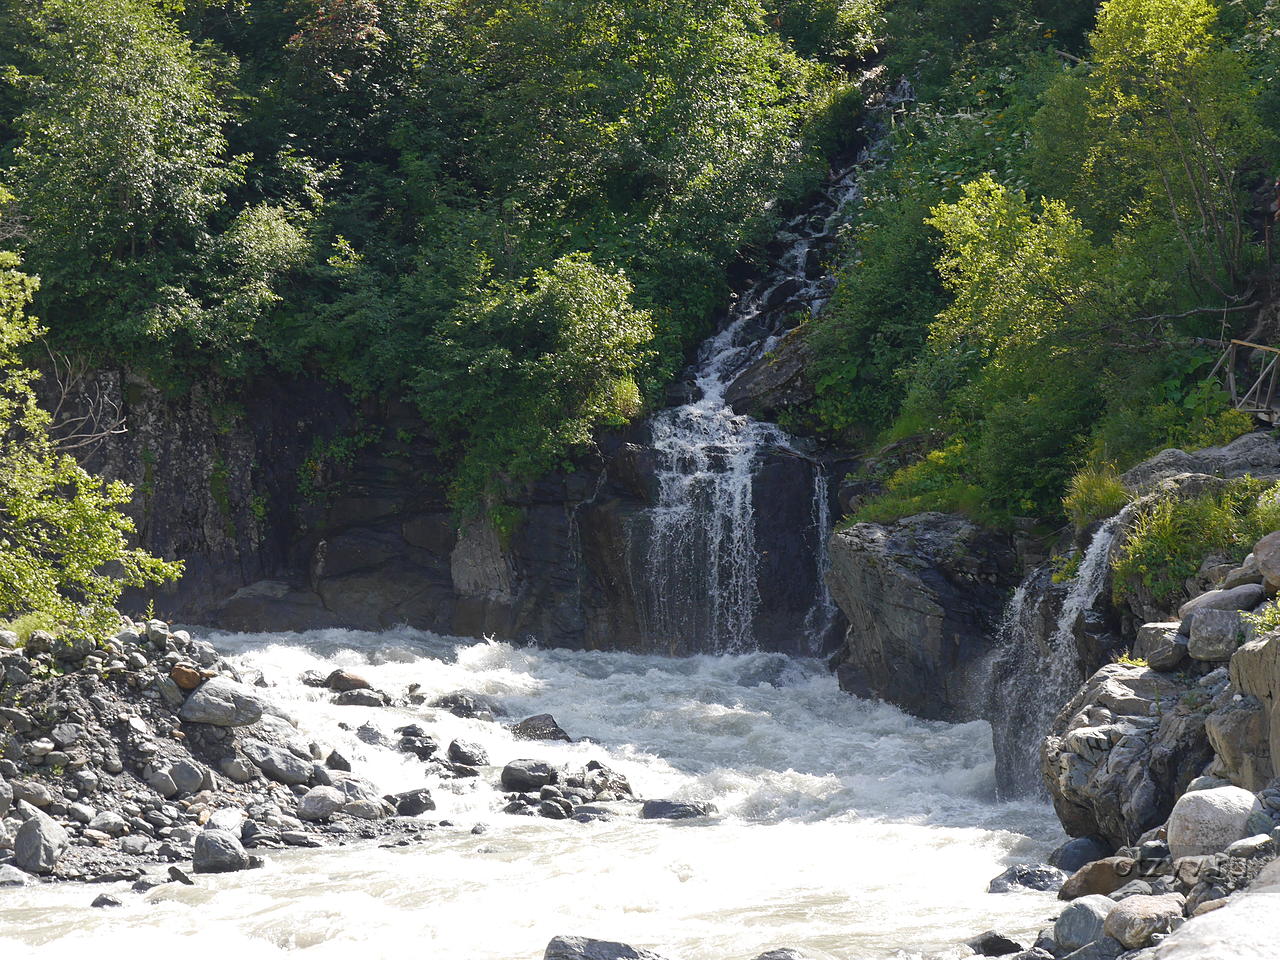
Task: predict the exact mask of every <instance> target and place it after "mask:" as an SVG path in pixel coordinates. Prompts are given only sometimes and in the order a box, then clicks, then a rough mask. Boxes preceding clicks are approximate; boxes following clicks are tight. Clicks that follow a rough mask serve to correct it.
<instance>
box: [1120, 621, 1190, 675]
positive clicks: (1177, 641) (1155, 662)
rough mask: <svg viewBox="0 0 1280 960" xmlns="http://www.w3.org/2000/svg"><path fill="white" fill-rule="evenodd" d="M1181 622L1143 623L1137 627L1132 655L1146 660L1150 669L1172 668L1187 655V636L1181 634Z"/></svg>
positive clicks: (1164, 669) (1165, 669)
mask: <svg viewBox="0 0 1280 960" xmlns="http://www.w3.org/2000/svg"><path fill="white" fill-rule="evenodd" d="M1181 630H1182V624H1181V623H1179V622H1177V621H1172V622H1169V623H1144V624H1143V625H1142V626H1140V627H1139V628H1138V636H1137V639H1136V640H1135V641H1134V644H1133V655H1134V656H1135V657H1138V658H1139V659H1142V660H1146V661H1147V664H1148V665H1149V666H1150V667H1151V669H1152V670H1163V671H1167V670H1172V669H1174V668H1175V667H1177V666H1178V664H1180V663H1181V662H1182V661H1183V660H1185V659H1186V657H1187V638H1186V637H1184V636H1182V635H1181Z"/></svg>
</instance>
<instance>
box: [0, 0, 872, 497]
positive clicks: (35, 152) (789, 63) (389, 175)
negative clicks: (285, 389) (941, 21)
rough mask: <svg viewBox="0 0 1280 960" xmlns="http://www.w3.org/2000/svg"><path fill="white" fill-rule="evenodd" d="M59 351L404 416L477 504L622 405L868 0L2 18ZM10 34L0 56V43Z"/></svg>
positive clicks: (357, 7) (69, 12)
mask: <svg viewBox="0 0 1280 960" xmlns="http://www.w3.org/2000/svg"><path fill="white" fill-rule="evenodd" d="M0 20H2V21H3V23H4V25H5V30H4V33H5V36H6V39H5V40H0V54H5V55H6V56H5V59H7V61H8V63H9V68H8V72H9V79H10V81H11V83H10V86H9V87H8V89H7V91H6V92H5V94H4V96H3V98H0V107H6V108H7V109H8V112H9V115H7V116H4V117H0V136H3V134H4V133H5V132H7V134H8V136H7V138H5V142H2V143H0V150H2V151H3V163H4V164H6V165H7V166H9V167H10V168H11V171H12V172H11V179H12V182H13V183H14V184H15V188H16V189H15V192H16V193H17V195H18V200H17V204H16V212H17V215H19V216H21V217H22V218H23V219H22V222H23V223H24V224H25V230H24V231H23V233H22V235H21V237H20V238H19V243H18V244H17V246H19V247H20V248H21V250H22V253H23V255H24V257H25V260H26V263H27V265H28V267H29V268H30V269H31V270H32V271H33V272H35V273H38V274H39V275H40V277H41V292H40V294H39V300H38V304H37V305H38V309H39V313H40V316H41V317H42V319H43V320H44V321H45V323H46V324H47V325H48V326H49V329H50V336H51V337H52V338H53V339H54V340H55V341H56V342H57V343H58V344H60V345H61V346H63V347H67V348H72V347H74V348H75V349H78V350H88V351H96V352H100V353H110V354H112V355H116V354H120V353H123V354H125V355H127V356H130V357H132V358H135V359H134V362H135V363H137V364H139V365H141V366H143V367H145V368H146V369H147V370H148V371H149V372H150V373H151V374H152V376H153V377H155V378H157V379H159V380H161V381H162V382H165V383H167V384H169V385H171V386H173V387H175V388H180V387H181V385H182V384H183V383H184V382H185V381H186V380H187V379H188V378H189V377H191V376H192V375H202V374H205V373H207V372H210V371H212V372H215V373H218V374H221V375H227V376H241V375H245V374H252V373H255V372H257V371H261V370H265V369H271V370H276V371H283V372H286V373H305V374H307V375H319V376H322V377H325V378H327V379H330V380H332V381H334V382H336V383H339V384H341V385H342V386H344V387H345V388H346V389H347V390H349V391H350V392H351V393H352V394H353V395H355V396H357V397H370V396H377V397H388V398H394V397H399V398H402V399H407V400H409V401H411V402H413V403H415V404H416V405H417V406H418V407H419V409H420V410H421V412H422V414H423V418H424V420H425V421H426V424H427V426H428V428H429V429H430V430H431V431H434V432H435V433H434V435H433V436H432V437H431V439H433V440H435V441H436V442H437V443H438V445H439V446H440V447H441V448H442V449H444V450H446V451H448V452H449V453H450V454H451V456H452V462H453V463H454V464H455V466H456V474H455V476H456V479H457V481H458V482H457V485H456V487H455V492H456V493H457V495H458V498H459V500H460V501H465V502H468V503H472V504H474V503H476V502H478V501H479V500H481V499H483V497H484V495H485V493H486V491H488V490H493V489H502V488H503V485H504V484H505V483H506V482H508V481H510V480H513V479H514V480H520V479H523V478H526V477H529V476H531V475H533V474H535V473H537V472H538V471H540V470H545V469H546V468H547V467H548V466H550V465H552V464H554V463H556V462H558V460H559V459H560V458H562V457H563V456H565V455H566V454H567V453H569V452H570V451H572V449H573V448H574V447H575V446H576V445H577V444H579V443H580V442H581V441H583V440H584V439H585V438H586V437H587V436H588V435H589V434H590V431H591V430H592V429H593V428H595V427H599V426H601V425H604V424H609V423H614V422H618V421H619V420H620V419H622V418H625V417H628V416H633V415H634V414H635V413H636V412H637V411H638V410H639V409H640V407H641V404H642V402H643V401H644V399H645V398H646V397H654V396H657V395H658V394H659V392H660V389H661V387H662V385H663V383H664V382H665V380H666V379H668V378H669V377H670V375H671V374H672V373H673V371H674V370H676V369H677V368H678V367H679V366H681V365H682V364H683V360H684V356H685V351H686V350H687V349H688V348H689V347H690V346H691V345H692V344H693V343H694V342H696V340H697V339H698V338H699V337H700V336H701V335H703V334H705V333H706V332H707V330H708V329H709V328H710V325H711V323H712V322H713V321H714V318H715V316H716V313H717V311H718V310H719V309H720V308H721V307H722V306H723V304H724V303H725V299H726V296H727V295H728V293H729V290H730V282H729V269H730V267H732V266H733V265H734V264H735V263H736V262H738V261H739V260H740V258H742V257H743V256H746V257H747V258H748V259H749V258H750V257H752V256H756V255H760V254H762V247H761V244H762V242H763V241H764V240H766V239H767V238H768V237H769V236H770V235H771V233H772V228H773V225H774V223H775V222H776V217H777V216H778V215H779V214H780V213H784V212H785V211H786V208H787V206H788V204H791V203H794V202H795V201H796V200H797V199H798V198H800V197H801V196H802V195H803V194H804V193H805V191H806V190H808V189H809V188H810V187H811V186H812V185H813V184H814V183H815V182H816V181H817V180H818V179H819V178H820V177H821V176H822V175H823V173H824V171H825V157H826V156H827V155H829V154H830V153H831V152H832V151H834V150H837V149H839V148H840V146H841V138H843V137H847V136H849V135H850V134H851V132H852V130H853V124H852V122H851V120H850V118H851V116H852V109H853V107H854V106H856V104H854V103H853V101H852V96H853V94H852V92H851V89H852V88H851V85H850V84H849V82H848V77H847V74H846V71H845V70H844V69H843V67H842V65H843V64H844V63H846V62H848V61H849V59H850V58H852V57H855V56H857V55H858V54H859V53H861V52H862V51H864V50H865V49H866V48H867V47H868V45H869V44H870V43H871V41H872V33H873V30H872V26H873V25H876V24H878V23H879V20H878V18H877V15H876V5H875V4H873V3H872V2H870V0H782V2H773V3H762V2H760V0H726V2H721V3H713V4H707V3H699V2H693V0H638V2H637V0H628V2H625V3H624V2H620V0H606V2H598V0H593V2H584V0H515V2H501V3H499V2H491V0H484V2H471V0H467V2H462V0H446V2H442V3H437V2H426V0H221V2H219V0H211V2H201V3H194V2H187V3H185V4H184V3H180V2H158V0H103V2H101V3H94V4H87V5H86V4H82V3H74V2H70V0H0ZM6 45H7V47H8V49H5V46H6Z"/></svg>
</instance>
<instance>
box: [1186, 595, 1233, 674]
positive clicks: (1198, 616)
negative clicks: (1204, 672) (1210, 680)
mask: <svg viewBox="0 0 1280 960" xmlns="http://www.w3.org/2000/svg"><path fill="white" fill-rule="evenodd" d="M1187 623H1188V633H1189V636H1190V640H1189V641H1188V642H1187V653H1188V654H1189V655H1190V656H1191V658H1192V659H1194V660H1207V661H1210V662H1216V661H1225V660H1230V659H1231V655H1232V654H1233V653H1235V652H1236V648H1237V647H1239V646H1240V643H1241V641H1242V640H1244V621H1243V620H1241V619H1240V611H1239V610H1216V609H1213V608H1206V609H1202V610H1197V611H1195V612H1194V613H1193V614H1192V615H1191V616H1190V617H1189V618H1188V620H1187Z"/></svg>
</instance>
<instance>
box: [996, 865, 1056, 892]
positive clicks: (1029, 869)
mask: <svg viewBox="0 0 1280 960" xmlns="http://www.w3.org/2000/svg"><path fill="white" fill-rule="evenodd" d="M1066 879H1067V875H1066V874H1065V873H1063V872H1062V871H1061V870H1059V869H1058V868H1057V867H1051V866H1049V865H1048V864H1045V863H1036V864H1028V863H1019V864H1015V865H1014V866H1012V867H1010V868H1009V869H1008V870H1006V871H1004V873H1002V874H1000V876H998V877H996V878H995V879H993V880H992V881H991V882H990V883H988V884H987V893H1009V892H1011V891H1013V890H1057V889H1058V888H1059V887H1061V886H1062V884H1063V882H1065V881H1066Z"/></svg>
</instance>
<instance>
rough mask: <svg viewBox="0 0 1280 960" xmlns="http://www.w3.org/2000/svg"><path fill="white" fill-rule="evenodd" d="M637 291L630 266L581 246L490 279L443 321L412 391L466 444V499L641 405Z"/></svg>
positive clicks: (437, 426) (642, 348)
mask: <svg viewBox="0 0 1280 960" xmlns="http://www.w3.org/2000/svg"><path fill="white" fill-rule="evenodd" d="M631 295H632V287H631V284H630V283H629V282H628V281H627V279H626V277H625V276H624V275H623V274H622V273H620V272H617V271H609V270H605V269H602V268H601V267H599V266H597V265H596V264H594V263H592V262H591V260H590V258H589V257H587V256H585V255H582V254H575V255H572V256H568V257H563V258H561V259H559V260H557V261H556V262H555V263H554V264H553V265H552V266H551V267H550V268H549V269H547V270H539V271H536V272H535V273H534V274H533V276H532V277H530V278H528V279H527V280H524V281H517V282H509V281H497V282H494V283H491V284H487V285H485V286H484V287H482V288H481V289H478V290H477V291H476V292H475V294H474V295H473V296H472V297H470V298H468V299H467V300H466V301H464V302H463V303H462V304H461V305H460V306H459V307H458V308H457V309H456V310H455V311H454V313H453V315H452V316H451V317H450V318H449V320H448V322H446V323H445V324H443V325H442V327H441V329H440V331H439V332H438V333H437V334H436V336H434V337H433V338H432V339H431V341H430V343H429V344H428V349H427V355H426V360H425V362H424V364H423V365H422V366H421V367H420V368H419V370H418V373H417V376H416V378H415V379H414V381H413V383H412V389H413V391H414V395H415V397H416V400H417V403H418V407H419V409H420V410H421V411H422V415H423V417H424V418H425V419H426V421H427V423H428V425H429V426H430V427H431V428H432V429H433V431H434V432H435V433H436V435H437V436H438V437H439V438H440V439H442V440H443V441H445V442H446V443H448V444H451V445H453V446H455V448H461V449H462V450H463V451H465V453H464V458H463V466H462V469H461V472H460V479H459V484H458V486H457V487H456V488H455V495H456V496H457V498H458V500H459V502H460V503H461V504H462V505H463V506H473V505H475V504H476V502H477V501H478V499H479V498H481V497H483V496H484V495H485V494H489V493H493V492H495V491H497V490H500V489H502V488H501V486H499V485H500V484H502V483H504V482H511V481H514V482H522V481H525V480H528V479H531V478H532V477H534V476H536V475H537V474H538V473H540V472H542V471H544V470H546V469H547V468H548V467H550V466H553V465H555V464H556V463H557V462H558V461H559V460H560V459H561V458H563V457H564V456H565V455H566V454H568V453H569V452H570V451H571V450H573V449H574V448H575V447H578V446H581V445H582V444H585V443H587V442H588V441H589V440H590V439H591V435H592V431H593V430H595V429H597V428H598V427H600V426H603V425H609V424H612V425H617V424H620V423H623V422H625V421H626V420H627V419H628V418H630V417H633V416H635V415H636V414H637V413H638V412H639V409H640V394H639V391H638V389H637V387H636V384H635V380H634V379H633V378H634V375H635V373H636V371H637V370H639V369H640V367H641V365H642V364H643V363H644V361H645V360H646V345H647V344H648V343H649V341H650V340H651V339H652V337H653V326H652V322H651V320H650V318H649V315H648V314H647V313H645V312H643V311H640V310H637V309H636V308H635V307H634V306H632V304H631Z"/></svg>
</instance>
